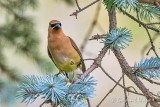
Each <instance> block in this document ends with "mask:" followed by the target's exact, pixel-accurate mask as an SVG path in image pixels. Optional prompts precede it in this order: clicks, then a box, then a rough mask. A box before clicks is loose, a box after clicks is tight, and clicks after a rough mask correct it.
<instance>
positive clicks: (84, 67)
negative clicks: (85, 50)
mask: <svg viewBox="0 0 160 107" xmlns="http://www.w3.org/2000/svg"><path fill="white" fill-rule="evenodd" d="M68 38H69V39H70V41H71V44H72V46H73V47H74V49H75V50H76V51H77V52H78V54H79V56H80V58H81V61H80V63H81V64H82V71H83V72H85V71H86V66H85V64H84V61H83V57H82V54H81V52H80V50H79V48H78V46H77V45H76V43H75V42H74V41H73V40H72V38H70V37H69V36H68Z"/></svg>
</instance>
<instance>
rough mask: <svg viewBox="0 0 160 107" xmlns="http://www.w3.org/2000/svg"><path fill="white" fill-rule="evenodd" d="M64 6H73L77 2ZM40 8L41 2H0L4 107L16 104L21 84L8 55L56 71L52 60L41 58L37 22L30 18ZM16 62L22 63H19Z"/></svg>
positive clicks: (0, 88)
mask: <svg viewBox="0 0 160 107" xmlns="http://www.w3.org/2000/svg"><path fill="white" fill-rule="evenodd" d="M64 2H65V3H66V4H68V5H72V4H73V0H64ZM36 8H38V0H0V13H1V15H2V16H4V17H1V20H2V23H0V72H1V75H5V78H3V77H4V76H1V77H0V105H1V104H2V103H5V104H7V103H9V102H13V101H14V98H15V94H16V88H17V87H16V84H17V82H19V81H20V80H21V79H20V77H21V74H20V73H19V72H17V71H18V70H17V68H12V67H10V66H9V64H7V62H8V59H7V55H6V54H7V53H6V52H9V53H12V54H13V56H14V54H15V53H18V54H22V55H25V56H27V57H28V58H29V59H31V61H35V62H36V63H37V65H38V66H39V67H41V69H43V70H42V71H46V72H48V71H49V72H51V71H53V69H54V66H53V64H52V62H51V61H50V59H49V58H48V59H47V56H46V58H43V57H42V56H41V53H40V51H39V45H40V37H39V34H38V33H37V32H36V30H35V24H34V20H33V18H32V17H31V16H28V15H27V14H26V11H28V10H29V9H33V10H35V9H36ZM12 49H13V50H12ZM6 50H7V51H6ZM14 50H15V51H14ZM12 51H13V52H12ZM15 62H18V59H17V61H15ZM12 107H13V105H12Z"/></svg>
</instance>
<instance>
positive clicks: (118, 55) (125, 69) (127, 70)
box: [113, 49, 160, 107]
mask: <svg viewBox="0 0 160 107" xmlns="http://www.w3.org/2000/svg"><path fill="white" fill-rule="evenodd" d="M113 52H114V54H115V56H116V58H117V59H118V61H119V64H120V66H121V68H122V72H124V73H125V74H126V75H127V76H128V78H130V79H131V80H132V81H133V82H134V83H135V84H136V86H137V87H138V88H139V89H140V90H141V91H142V93H143V94H144V95H145V97H146V98H147V100H150V105H151V106H153V107H160V104H159V103H158V102H157V100H158V99H156V98H155V97H154V96H153V94H152V93H151V92H150V91H149V90H148V89H147V88H146V87H145V86H144V84H143V83H142V82H141V81H140V80H139V79H138V78H137V77H136V76H135V75H134V74H132V73H131V72H133V70H132V68H131V67H130V66H129V65H128V63H127V61H126V59H125V58H124V56H123V55H122V53H121V52H120V51H119V50H115V49H114V50H113Z"/></svg>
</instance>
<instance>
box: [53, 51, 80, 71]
mask: <svg viewBox="0 0 160 107" xmlns="http://www.w3.org/2000/svg"><path fill="white" fill-rule="evenodd" d="M52 58H53V60H54V63H55V65H56V66H57V68H58V69H59V70H60V71H65V72H71V71H74V70H76V69H77V68H78V66H77V65H78V64H79V63H80V56H79V55H78V54H77V53H70V55H66V54H64V53H63V52H61V51H56V52H55V54H54V56H52Z"/></svg>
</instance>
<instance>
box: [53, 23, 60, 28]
mask: <svg viewBox="0 0 160 107" xmlns="http://www.w3.org/2000/svg"><path fill="white" fill-rule="evenodd" d="M60 27H61V24H60V23H57V24H56V25H55V26H54V27H53V29H57V28H60Z"/></svg>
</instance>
